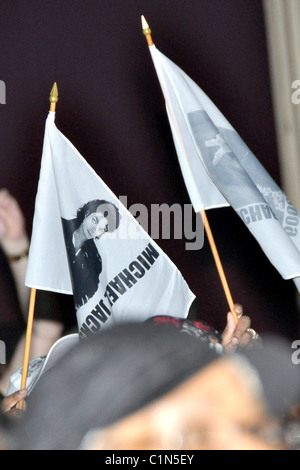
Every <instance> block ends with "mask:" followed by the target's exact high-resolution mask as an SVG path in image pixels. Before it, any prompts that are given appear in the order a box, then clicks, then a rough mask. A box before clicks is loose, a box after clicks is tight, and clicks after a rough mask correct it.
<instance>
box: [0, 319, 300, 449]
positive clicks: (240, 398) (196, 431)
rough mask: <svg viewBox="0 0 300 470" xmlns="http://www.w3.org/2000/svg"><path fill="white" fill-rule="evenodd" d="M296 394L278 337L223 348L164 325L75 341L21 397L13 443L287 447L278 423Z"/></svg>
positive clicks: (297, 385) (299, 386)
mask: <svg viewBox="0 0 300 470" xmlns="http://www.w3.org/2000/svg"><path fill="white" fill-rule="evenodd" d="M299 397H300V378H299V372H298V370H297V368H296V367H295V366H293V364H292V362H291V358H290V351H289V348H287V346H286V344H285V343H282V341H281V340H277V339H276V340H275V339H274V340H270V341H268V340H265V346H264V348H263V349H256V348H253V349H251V350H249V351H247V352H246V351H243V352H233V353H232V352H230V353H225V355H220V354H218V353H217V351H216V350H215V349H212V348H210V347H209V345H208V344H207V343H204V342H201V341H199V340H198V339H197V338H196V337H193V336H190V335H189V334H186V333H183V332H180V331H179V330H178V329H173V328H169V327H166V326H164V325H162V324H156V325H153V324H147V323H145V324H127V325H120V326H117V327H115V328H112V329H110V330H107V331H104V332H103V333H100V334H99V335H98V336H95V337H94V338H92V339H88V340H84V341H82V342H81V343H80V344H79V345H78V346H75V347H74V348H73V349H72V350H71V351H70V352H69V353H68V354H67V355H66V356H65V357H64V358H63V359H62V360H61V362H59V363H58V364H57V366H55V367H54V368H53V369H52V370H50V371H49V372H48V373H47V374H45V375H44V376H43V377H42V379H41V380H40V382H39V383H38V385H37V386H36V388H35V389H34V391H33V393H32V394H31V395H30V397H29V399H28V401H27V412H26V414H25V418H24V420H22V421H21V422H18V423H17V425H16V426H15V430H14V432H13V433H12V436H11V440H10V441H9V447H10V448H11V449H33V450H38V449H50V450H56V449H57V450H60V449H61V450H63V449H70V450H72V449H121V450H122V449H128V450H129V449H130V450H135V449H156V450H158V449H166V450H171V449H173V450H181V449H269V450H273V449H285V448H286V445H285V443H284V441H283V439H282V436H281V428H280V421H279V418H281V417H282V416H283V415H284V414H285V413H286V412H287V410H288V409H289V408H290V407H291V406H292V405H294V404H296V403H298V402H299V401H300V400H299Z"/></svg>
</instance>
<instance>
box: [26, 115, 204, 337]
mask: <svg viewBox="0 0 300 470" xmlns="http://www.w3.org/2000/svg"><path fill="white" fill-rule="evenodd" d="M54 118H55V113H52V112H50V113H49V116H48V119H47V121H46V129H45V139H44V148H43V156H42V163H41V172H40V180H39V186H38V192H37V197H36V204H35V214H34V221H33V230H32V239H31V247H30V253H29V262H28V269H27V274H26V285H27V286H28V287H34V288H37V289H42V290H50V291H54V292H61V293H65V294H70V295H74V301H75V306H76V313H77V320H78V326H79V332H80V336H81V337H85V336H89V335H91V334H94V333H97V332H98V331H99V330H100V329H102V328H105V327H107V326H113V325H114V324H117V323H120V322H125V321H141V322H142V321H144V320H146V319H147V318H149V317H151V316H155V315H171V316H174V317H180V318H186V317H187V315H188V312H189V308H190V306H191V303H192V302H193V300H194V298H195V296H194V295H193V293H192V292H191V291H190V289H189V287H188V286H187V284H186V282H185V280H184V279H183V277H182V275H181V273H180V272H179V271H178V269H177V268H176V266H175V265H174V264H173V263H172V262H171V260H170V259H169V258H168V257H167V256H166V254H165V253H164V252H163V251H162V250H161V249H160V248H159V247H158V245H157V244H156V243H155V242H154V241H153V240H152V239H151V238H150V237H149V235H148V234H147V233H146V232H145V231H144V230H143V229H142V227H141V226H140V225H139V224H138V223H137V222H136V220H135V219H134V217H133V216H132V215H131V214H130V212H129V211H127V209H126V208H125V207H124V206H123V205H122V204H121V203H120V201H119V200H118V199H117V197H116V196H115V195H114V194H113V193H112V191H111V190H110V189H109V188H108V187H107V186H106V185H105V183H104V182H103V181H102V180H101V179H100V178H99V176H98V175H97V174H96V173H95V172H94V170H93V169H92V168H91V167H90V166H89V165H88V163H87V162H86V161H85V160H84V158H83V157H82V156H81V155H80V154H79V152H78V151H77V150H76V149H75V147H74V146H73V145H72V144H71V143H70V142H69V141H68V139H66V137H64V136H63V134H62V133H61V132H60V131H59V130H58V129H57V128H56V126H55V122H54Z"/></svg>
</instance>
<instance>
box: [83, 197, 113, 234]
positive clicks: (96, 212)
mask: <svg viewBox="0 0 300 470" xmlns="http://www.w3.org/2000/svg"><path fill="white" fill-rule="evenodd" d="M119 224H120V214H119V210H118V208H117V207H116V206H115V205H114V204H112V203H111V202H108V201H104V200H98V199H97V200H94V201H90V202H88V203H86V204H84V205H83V206H82V207H81V208H80V209H78V211H77V214H76V227H77V228H79V227H81V229H82V232H83V234H84V237H85V239H86V240H89V239H92V238H94V239H97V238H100V237H101V236H102V235H103V234H104V233H106V232H114V231H115V230H116V229H117V228H118V227H119Z"/></svg>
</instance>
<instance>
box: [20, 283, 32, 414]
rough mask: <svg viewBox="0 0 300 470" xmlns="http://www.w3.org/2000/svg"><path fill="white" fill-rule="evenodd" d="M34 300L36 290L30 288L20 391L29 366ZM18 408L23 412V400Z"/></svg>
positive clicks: (25, 380)
mask: <svg viewBox="0 0 300 470" xmlns="http://www.w3.org/2000/svg"><path fill="white" fill-rule="evenodd" d="M35 299H36V289H34V288H32V289H31V292H30V302H29V311H28V320H27V331H26V340H25V351H24V360H23V371H22V380H21V390H24V389H25V388H26V382H27V374H28V366H29V355H30V346H31V338H32V328H33V319H34V308H35ZM18 408H19V409H20V410H23V408H24V400H22V401H20V402H19V403H18Z"/></svg>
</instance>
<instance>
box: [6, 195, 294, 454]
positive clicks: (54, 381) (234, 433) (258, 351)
mask: <svg viewBox="0 0 300 470" xmlns="http://www.w3.org/2000/svg"><path fill="white" fill-rule="evenodd" d="M0 243H1V248H2V251H3V252H4V254H5V256H6V257H7V259H8V261H9V265H10V268H11V271H12V274H13V276H14V280H15V283H16V292H17V294H18V297H19V302H20V305H21V307H22V311H23V314H24V319H25V320H26V316H27V311H28V301H29V289H28V288H27V287H26V286H25V282H24V280H25V273H26V266H27V256H28V248H29V239H28V236H27V233H26V226H25V220H24V216H23V214H22V211H21V208H20V206H19V204H18V202H17V201H16V200H15V198H14V197H13V196H12V195H11V194H10V193H9V192H8V191H7V190H1V191H0ZM43 295H44V297H43V296H42V297H41V300H40V304H39V305H38V306H37V313H36V316H35V321H34V327H33V335H32V342H31V353H30V359H32V360H34V359H36V358H39V357H41V356H45V355H47V354H48V353H49V351H50V349H51V347H52V346H53V344H54V343H55V342H56V341H57V340H58V339H59V338H61V337H62V336H63V335H64V334H65V333H66V322H65V321H64V317H63V315H61V314H60V313H58V308H57V304H56V303H55V301H53V297H51V296H48V297H47V294H43ZM235 311H236V314H237V317H238V322H237V323H236V321H235V318H234V316H233V315H232V313H231V312H229V313H228V315H227V323H226V324H225V325H224V331H223V332H222V333H219V332H218V331H216V330H215V328H214V327H213V326H211V325H207V324H206V323H204V322H202V321H201V320H195V319H193V320H192V319H189V317H188V318H187V319H178V318H173V317H172V316H171V315H170V316H161V317H160V316H155V317H152V318H150V319H149V320H147V321H146V322H144V323H140V324H138V323H126V324H122V325H118V326H114V327H112V328H110V329H107V330H105V331H103V332H102V331H101V332H100V333H98V334H97V335H95V336H94V337H93V338H88V339H84V340H81V341H78V343H76V344H74V345H73V346H72V348H71V349H70V350H69V351H68V352H66V353H65V354H64V355H63V357H61V358H60V359H59V360H58V361H56V362H54V364H53V366H52V367H51V368H49V369H48V370H47V372H46V373H44V374H43V375H42V376H41V378H40V379H39V381H38V382H37V383H36V385H35V387H34V388H33V389H32V390H31V391H30V393H29V392H28V390H16V391H15V392H13V393H11V394H9V393H8V390H9V381H10V377H11V376H12V374H13V373H14V372H15V371H17V370H18V369H19V368H20V367H21V366H22V362H23V354H24V336H23V337H22V338H21V339H20V341H19V342H18V343H17V344H16V347H15V351H14V354H13V357H12V359H11V360H10V362H9V364H7V366H6V368H5V370H4V371H3V373H2V375H1V377H0V392H1V394H2V398H1V413H0V448H1V449H7V450H103V451H105V450H248V449H249V450H292V449H293V450H294V449H300V407H299V404H300V374H299V366H297V365H296V364H293V362H292V360H291V348H290V345H289V344H287V342H286V341H285V340H284V339H283V338H279V337H272V336H265V337H264V338H261V337H260V336H259V335H257V334H256V332H255V330H253V329H252V328H251V319H250V317H249V316H247V315H245V314H244V312H243V307H242V306H241V305H238V304H236V305H235ZM45 312H46V313H45ZM68 313H69V312H68ZM73 315H74V314H73ZM74 321H75V320H74ZM75 331H76V326H75V324H74V323H73V324H72V322H69V323H68V324H67V332H75ZM23 400H25V403H26V406H25V408H24V410H20V409H19V407H18V404H19V403H20V402H22V401H23Z"/></svg>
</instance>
